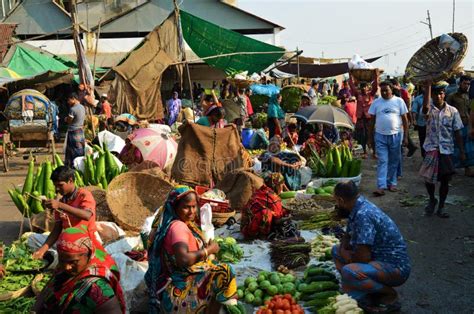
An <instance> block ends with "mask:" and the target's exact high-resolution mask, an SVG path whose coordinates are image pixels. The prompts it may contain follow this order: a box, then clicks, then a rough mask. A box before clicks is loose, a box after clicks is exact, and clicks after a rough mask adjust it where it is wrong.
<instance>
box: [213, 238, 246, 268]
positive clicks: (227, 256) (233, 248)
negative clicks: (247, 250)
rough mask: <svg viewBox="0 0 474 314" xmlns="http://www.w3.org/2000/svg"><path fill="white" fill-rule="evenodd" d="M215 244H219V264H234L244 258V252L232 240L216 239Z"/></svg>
mask: <svg viewBox="0 0 474 314" xmlns="http://www.w3.org/2000/svg"><path fill="white" fill-rule="evenodd" d="M216 242H217V244H219V252H218V253H217V259H218V260H219V261H220V262H224V263H233V264H235V263H237V262H239V261H240V260H241V259H242V257H243V256H244V251H243V250H242V248H241V247H240V246H239V245H238V244H237V241H236V240H235V239H234V238H231V237H227V238H225V239H222V238H216Z"/></svg>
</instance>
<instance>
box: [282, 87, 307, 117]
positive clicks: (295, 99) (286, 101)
mask: <svg viewBox="0 0 474 314" xmlns="http://www.w3.org/2000/svg"><path fill="white" fill-rule="evenodd" d="M304 92H305V91H304V90H303V88H302V87H301V86H291V85H290V86H285V87H283V88H282V89H281V92H280V94H281V97H282V99H281V107H282V108H283V110H285V112H296V111H297V110H298V108H299V107H300V103H301V95H303V93H304Z"/></svg>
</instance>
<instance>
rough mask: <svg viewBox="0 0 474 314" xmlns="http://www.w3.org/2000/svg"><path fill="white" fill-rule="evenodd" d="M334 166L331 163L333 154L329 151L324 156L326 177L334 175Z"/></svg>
mask: <svg viewBox="0 0 474 314" xmlns="http://www.w3.org/2000/svg"><path fill="white" fill-rule="evenodd" d="M334 169H335V165H334V162H333V154H332V153H331V151H329V152H328V153H327V154H326V170H327V175H328V176H331V175H332V174H333V173H334Z"/></svg>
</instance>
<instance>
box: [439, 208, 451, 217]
mask: <svg viewBox="0 0 474 314" xmlns="http://www.w3.org/2000/svg"><path fill="white" fill-rule="evenodd" d="M436 216H438V217H439V218H449V214H448V213H445V212H443V211H440V210H439V209H438V211H437V212H436Z"/></svg>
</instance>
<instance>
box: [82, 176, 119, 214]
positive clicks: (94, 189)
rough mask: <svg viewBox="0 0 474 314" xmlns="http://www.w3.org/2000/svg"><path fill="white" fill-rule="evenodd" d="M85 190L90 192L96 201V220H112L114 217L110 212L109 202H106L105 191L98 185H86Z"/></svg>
mask: <svg viewBox="0 0 474 314" xmlns="http://www.w3.org/2000/svg"><path fill="white" fill-rule="evenodd" d="M84 188H85V189H86V190H88V191H89V192H91V193H92V196H93V197H94V199H95V203H96V209H95V214H96V221H112V222H113V221H114V217H113V216H112V213H111V212H110V208H109V204H108V203H107V192H106V191H105V190H104V189H101V188H99V187H98V186H95V185H94V186H93V185H91V186H86V187H84Z"/></svg>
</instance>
